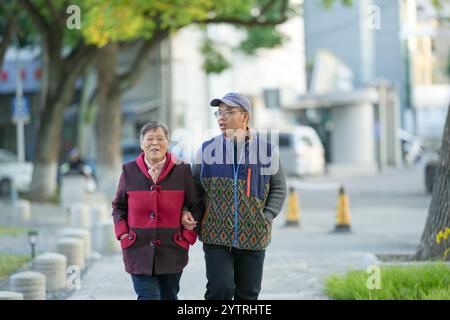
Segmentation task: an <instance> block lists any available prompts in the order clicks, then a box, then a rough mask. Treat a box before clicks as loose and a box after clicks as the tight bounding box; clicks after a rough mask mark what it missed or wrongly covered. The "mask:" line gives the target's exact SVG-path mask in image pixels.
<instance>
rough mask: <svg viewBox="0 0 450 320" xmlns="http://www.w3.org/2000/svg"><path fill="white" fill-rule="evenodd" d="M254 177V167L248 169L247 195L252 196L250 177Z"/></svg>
mask: <svg viewBox="0 0 450 320" xmlns="http://www.w3.org/2000/svg"><path fill="white" fill-rule="evenodd" d="M251 177H252V168H248V169H247V193H246V194H247V197H250V178H251Z"/></svg>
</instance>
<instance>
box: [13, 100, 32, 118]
mask: <svg viewBox="0 0 450 320" xmlns="http://www.w3.org/2000/svg"><path fill="white" fill-rule="evenodd" d="M21 100H22V101H21V103H17V96H16V97H13V101H12V121H13V122H14V123H17V122H19V121H23V122H24V123H28V122H30V108H29V103H28V98H27V97H22V99H21Z"/></svg>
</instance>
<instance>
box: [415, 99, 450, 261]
mask: <svg viewBox="0 0 450 320" xmlns="http://www.w3.org/2000/svg"><path fill="white" fill-rule="evenodd" d="M449 248H450V106H449V110H448V113H447V120H446V124H445V129H444V136H443V139H442V146H441V154H440V158H439V168H438V174H437V181H436V182H435V183H434V186H433V196H432V200H431V205H430V209H429V212H428V218H427V222H426V224H425V229H424V231H423V234H422V239H421V242H420V244H419V247H418V248H417V253H416V258H417V259H420V260H425V259H445V260H450V252H449Z"/></svg>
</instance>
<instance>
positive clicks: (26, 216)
mask: <svg viewBox="0 0 450 320" xmlns="http://www.w3.org/2000/svg"><path fill="white" fill-rule="evenodd" d="M15 212H16V219H17V221H18V222H27V221H30V219H31V204H30V201H28V200H24V199H20V200H17V202H16V207H15Z"/></svg>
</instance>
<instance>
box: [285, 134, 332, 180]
mask: <svg viewBox="0 0 450 320" xmlns="http://www.w3.org/2000/svg"><path fill="white" fill-rule="evenodd" d="M279 149H280V159H281V164H282V165H283V167H284V169H285V170H286V173H287V174H288V175H291V176H310V175H322V174H324V173H325V149H324V147H323V144H322V141H321V140H320V138H319V136H318V134H317V132H316V131H315V130H314V129H313V128H312V127H308V126H295V127H285V128H283V129H279Z"/></svg>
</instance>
